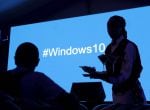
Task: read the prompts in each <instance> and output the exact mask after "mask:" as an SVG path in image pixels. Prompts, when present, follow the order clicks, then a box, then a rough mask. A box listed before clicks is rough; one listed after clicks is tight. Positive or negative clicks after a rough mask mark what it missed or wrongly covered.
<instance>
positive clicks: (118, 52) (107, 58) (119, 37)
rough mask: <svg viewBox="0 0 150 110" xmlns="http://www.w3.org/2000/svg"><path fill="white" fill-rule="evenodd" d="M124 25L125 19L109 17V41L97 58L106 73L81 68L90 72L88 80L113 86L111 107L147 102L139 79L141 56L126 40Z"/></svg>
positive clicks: (90, 68) (134, 46) (85, 67)
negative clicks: (98, 80) (104, 82)
mask: <svg viewBox="0 0 150 110" xmlns="http://www.w3.org/2000/svg"><path fill="white" fill-rule="evenodd" d="M125 26H126V22H125V19H124V18H123V17H121V16H112V17H110V19H109V20H108V22H107V31H108V34H109V35H110V38H111V39H112V42H111V43H110V44H109V45H108V46H107V48H106V50H105V55H100V56H99V59H100V60H101V61H102V63H103V64H105V65H106V71H103V72H98V71H96V69H95V68H94V67H88V66H83V67H82V69H83V70H84V71H85V72H88V73H89V74H88V75H89V77H90V78H98V79H102V80H104V81H106V82H108V83H111V84H112V85H113V86H112V92H113V93H112V95H113V103H114V104H144V103H146V99H145V95H144V92H143V89H142V87H141V84H140V82H139V80H138V79H139V77H140V73H141V71H142V65H141V60H140V55H139V51H138V48H137V46H136V44H135V43H133V42H131V41H129V40H128V39H127V32H126V30H125ZM124 107H125V106H124ZM114 109H115V108H114ZM120 109H121V108H120ZM126 109H127V108H125V110H126ZM115 110H116V109H115ZM117 110H118V109H117ZM121 110H123V108H122V109H121Z"/></svg>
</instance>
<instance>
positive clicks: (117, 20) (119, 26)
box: [107, 15, 127, 40]
mask: <svg viewBox="0 0 150 110" xmlns="http://www.w3.org/2000/svg"><path fill="white" fill-rule="evenodd" d="M125 26H126V22H125V19H124V18H123V17H121V16H117V15H115V16H112V17H110V18H109V20H108V22H107V31H108V34H109V35H110V37H111V38H112V39H113V40H115V39H117V38H119V37H120V36H121V35H123V36H124V37H125V38H126V37H127V32H126V30H125Z"/></svg>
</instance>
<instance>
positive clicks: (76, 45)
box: [8, 7, 150, 101]
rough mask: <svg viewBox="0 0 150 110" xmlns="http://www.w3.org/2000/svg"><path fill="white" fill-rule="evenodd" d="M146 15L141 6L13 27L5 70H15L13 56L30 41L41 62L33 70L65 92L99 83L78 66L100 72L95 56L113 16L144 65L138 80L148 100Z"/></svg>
mask: <svg viewBox="0 0 150 110" xmlns="http://www.w3.org/2000/svg"><path fill="white" fill-rule="evenodd" d="M149 12H150V7H141V8H134V9H127V10H123V11H114V12H108V13H101V14H94V15H88V16H82V17H74V18H68V19H61V20H55V21H48V22H41V23H36V24H29V25H22V26H16V27H12V28H11V36H10V48H9V62H8V69H12V68H14V67H15V63H14V54H15V50H16V48H17V47H18V45H20V44H21V43H23V42H32V43H34V44H35V45H37V47H38V48H39V52H40V63H39V65H38V67H37V68H36V70H37V71H41V72H44V73H45V74H46V75H47V76H48V77H50V78H51V79H53V80H54V81H55V82H56V83H57V84H59V85H60V86H61V87H62V88H64V89H65V90H66V91H68V92H70V89H71V85H72V83H73V82H91V81H92V82H97V81H101V80H95V79H89V78H86V77H83V76H82V74H83V71H82V70H81V69H80V68H79V66H80V65H87V66H93V67H96V68H97V70H99V71H101V70H103V65H102V64H101V62H100V61H99V60H98V58H97V56H98V55H100V54H102V53H104V51H105V48H106V46H107V45H108V43H109V42H111V39H110V38H109V35H108V33H107V27H106V24H107V21H108V19H109V17H111V16H112V15H120V16H123V17H124V18H125V19H126V22H127V27H126V29H127V32H128V38H129V39H130V40H132V41H133V42H135V43H136V44H137V45H138V47H139V51H140V54H141V60H142V64H143V71H142V74H141V77H140V80H141V83H142V85H143V88H144V91H145V94H146V98H147V100H149V98H150V86H149V85H148V83H149V77H150V75H149V71H150V70H149V58H150V52H149V46H150V14H148V13H149ZM102 83H103V86H104V90H105V93H106V99H105V100H106V101H110V100H112V97H111V94H110V93H111V84H108V83H106V82H104V81H102Z"/></svg>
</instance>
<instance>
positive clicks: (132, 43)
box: [127, 39, 137, 48]
mask: <svg viewBox="0 0 150 110" xmlns="http://www.w3.org/2000/svg"><path fill="white" fill-rule="evenodd" d="M127 42H128V43H127V45H128V46H131V47H136V48H137V44H136V43H135V42H133V41H131V40H129V39H127Z"/></svg>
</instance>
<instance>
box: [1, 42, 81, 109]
mask: <svg viewBox="0 0 150 110" xmlns="http://www.w3.org/2000/svg"><path fill="white" fill-rule="evenodd" d="M38 63H39V51H38V48H37V47H36V46H35V45H34V44H32V43H29V42H26V43H23V44H21V45H19V47H18V48H17V50H16V53H15V64H16V68H14V69H13V70H9V71H8V72H7V75H8V76H9V77H7V76H5V77H7V79H8V80H7V81H6V79H5V78H3V79H5V82H11V83H8V84H7V87H8V88H7V87H6V88H7V89H8V90H6V91H8V93H9V94H10V95H11V96H15V97H16V98H18V101H17V103H18V105H19V106H21V108H22V109H23V110H47V109H48V110H78V102H77V101H76V100H75V99H74V97H72V96H71V95H70V94H68V93H66V91H64V90H63V89H62V88H61V87H60V86H59V85H57V84H56V83H55V82H54V81H52V80H51V79H50V78H49V77H47V76H46V75H45V74H44V73H41V72H37V71H34V70H35V68H36V66H37V65H38ZM47 69H48V68H47ZM4 86H5V85H4ZM6 88H5V89H6Z"/></svg>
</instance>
